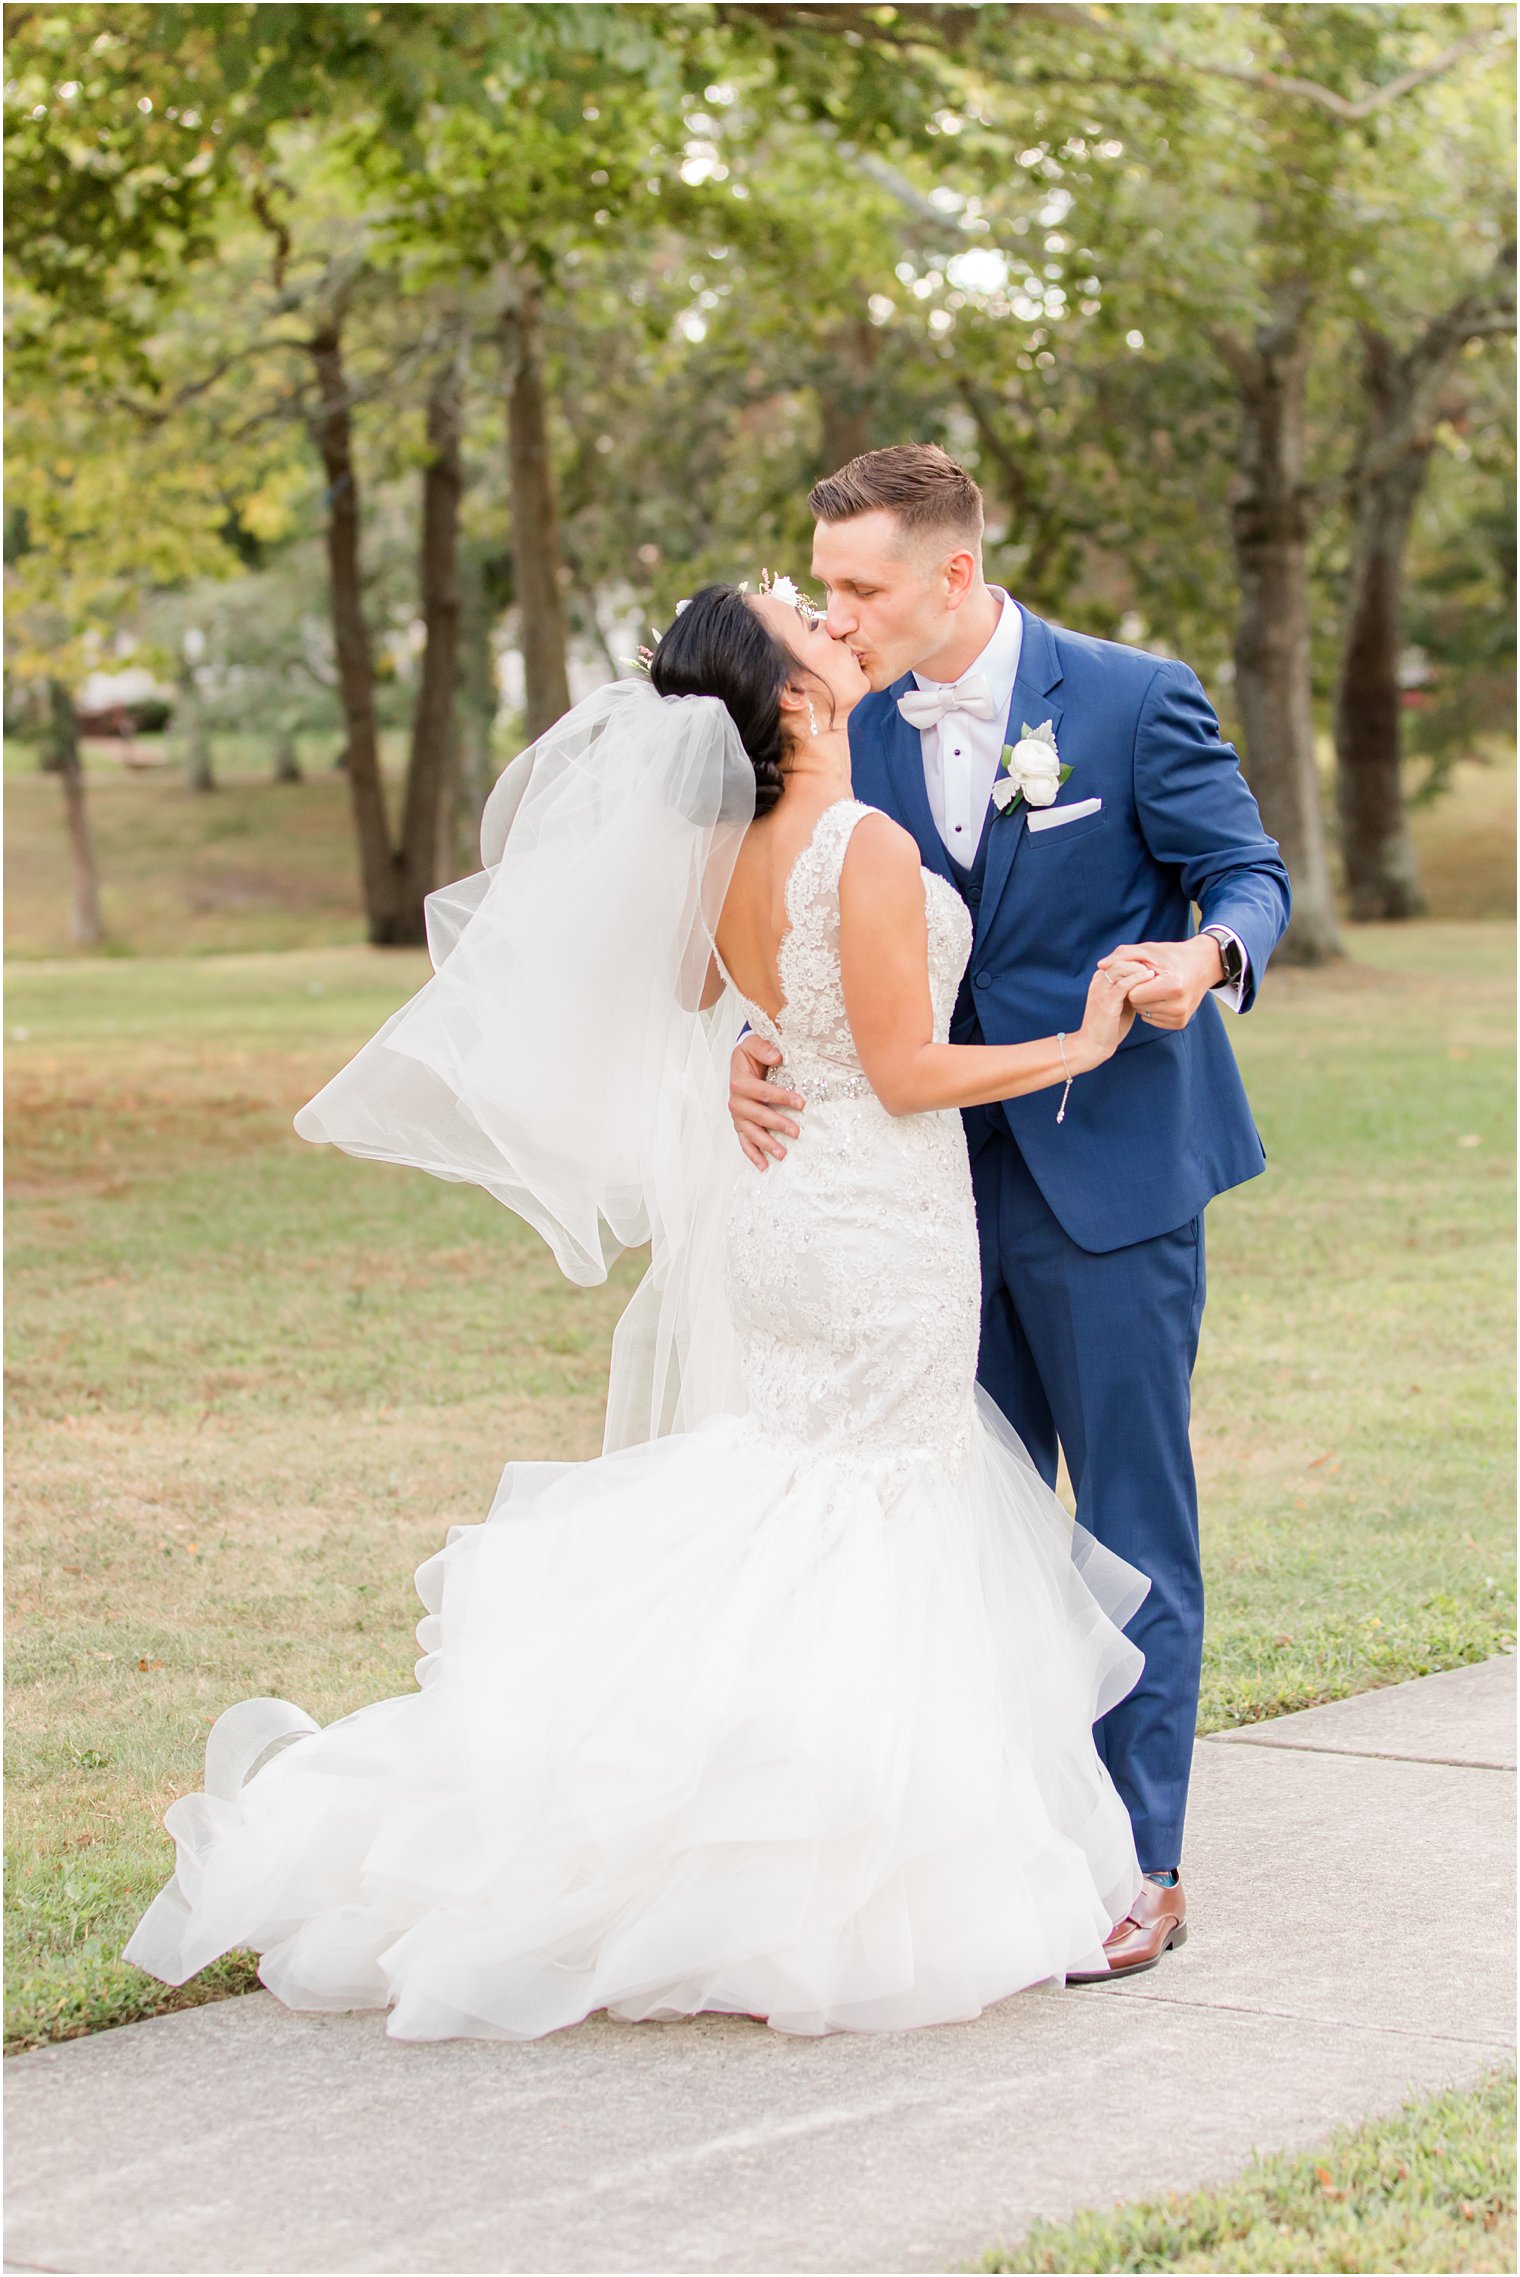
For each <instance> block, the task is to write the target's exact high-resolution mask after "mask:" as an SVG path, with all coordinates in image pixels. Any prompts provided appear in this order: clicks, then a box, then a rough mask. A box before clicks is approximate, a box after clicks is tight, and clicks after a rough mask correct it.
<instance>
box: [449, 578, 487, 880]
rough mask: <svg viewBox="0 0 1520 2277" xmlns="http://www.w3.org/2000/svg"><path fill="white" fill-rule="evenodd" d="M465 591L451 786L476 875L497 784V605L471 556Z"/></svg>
mask: <svg viewBox="0 0 1520 2277" xmlns="http://www.w3.org/2000/svg"><path fill="white" fill-rule="evenodd" d="M460 588H461V595H462V601H463V607H462V611H461V616H460V671H459V706H458V715H457V728H456V734H455V739H454V740H455V764H454V767H453V770H452V774H451V777H450V784H451V797H452V801H453V810H454V819H453V846H454V858H455V860H456V861H460V862H463V863H464V864H465V866H466V867H467V868H470V869H473V868H475V867H476V866H477V865H478V863H479V860H480V817H481V814H482V812H483V811H484V808H485V803H486V800H487V799H488V798H489V797H490V795H491V786H492V784H493V783H494V782H495V780H496V765H495V758H494V755H493V753H492V750H491V730H492V728H493V727H494V726H495V724H496V712H497V706H498V697H497V690H496V657H495V653H494V651H493V649H492V646H491V623H492V603H491V596H490V594H489V592H488V591H487V581H486V577H485V575H484V573H483V569H482V565H481V562H480V560H479V559H478V558H477V557H472V556H469V555H467V556H466V558H465V560H464V562H463V563H462V565H461V577H460Z"/></svg>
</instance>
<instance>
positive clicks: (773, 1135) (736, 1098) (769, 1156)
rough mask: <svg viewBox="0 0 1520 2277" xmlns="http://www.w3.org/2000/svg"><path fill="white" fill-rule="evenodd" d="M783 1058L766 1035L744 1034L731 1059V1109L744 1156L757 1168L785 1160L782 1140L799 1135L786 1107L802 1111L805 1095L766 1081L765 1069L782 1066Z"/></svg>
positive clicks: (761, 1168)
mask: <svg viewBox="0 0 1520 2277" xmlns="http://www.w3.org/2000/svg"><path fill="white" fill-rule="evenodd" d="M780 1060H781V1054H780V1052H778V1051H777V1049H776V1047H775V1045H774V1044H768V1043H767V1042H766V1041H765V1038H764V1037H763V1036H741V1037H740V1038H739V1041H738V1043H737V1044H735V1046H734V1056H733V1058H732V1060H731V1061H730V1062H729V1074H728V1111H729V1114H730V1115H731V1116H732V1117H733V1125H734V1129H735V1130H736V1131H737V1132H738V1134H739V1144H740V1146H742V1147H743V1149H744V1153H745V1157H746V1159H747V1160H748V1161H750V1162H752V1163H753V1164H754V1166H755V1168H756V1169H757V1170H764V1169H765V1167H766V1165H767V1164H768V1163H770V1162H772V1161H776V1162H782V1161H784V1160H785V1159H786V1148H785V1147H784V1146H783V1145H782V1144H781V1141H782V1139H783V1138H789V1139H794V1138H796V1136H797V1132H798V1126H797V1124H796V1123H794V1122H793V1120H792V1118H791V1116H790V1115H789V1114H788V1113H787V1111H786V1110H787V1109H788V1108H789V1107H790V1108H793V1109H798V1110H800V1109H801V1107H802V1105H803V1099H802V1094H801V1093H800V1092H798V1091H778V1090H777V1088H776V1086H775V1084H774V1083H767V1082H766V1080H765V1071H766V1069H767V1068H768V1067H776V1066H779V1064H780Z"/></svg>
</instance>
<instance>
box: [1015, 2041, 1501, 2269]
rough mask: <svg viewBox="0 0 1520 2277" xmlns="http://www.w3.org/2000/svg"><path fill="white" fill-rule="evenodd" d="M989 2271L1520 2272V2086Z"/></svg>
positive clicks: (1265, 2166) (1267, 2166) (1079, 2223)
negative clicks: (1519, 2220) (1518, 2263)
mask: <svg viewBox="0 0 1520 2277" xmlns="http://www.w3.org/2000/svg"><path fill="white" fill-rule="evenodd" d="M979 2266H980V2268H981V2269H983V2270H994V2271H995V2270H1010V2271H1039V2270H1063V2271H1072V2272H1075V2271H1082V2270H1105V2271H1114V2272H1119V2271H1128V2270H1150V2269H1177V2270H1185V2269H1197V2270H1221V2271H1223V2270H1232V2271H1247V2272H1254V2271H1268V2270H1295V2271H1306V2272H1308V2271H1318V2270H1380V2271H1404V2270H1408V2271H1411V2272H1414V2273H1421V2272H1435V2271H1444V2270H1513V2268H1514V2266H1515V2075H1514V2073H1513V2072H1508V2073H1502V2074H1495V2075H1494V2076H1492V2077H1491V2078H1489V2079H1488V2080H1486V2081H1485V2082H1484V2083H1483V2084H1482V2085H1481V2086H1479V2087H1477V2088H1474V2089H1471V2090H1469V2091H1468V2092H1466V2093H1461V2094H1456V2093H1454V2094H1447V2095H1436V2096H1430V2097H1426V2098H1424V2099H1423V2100H1420V2101H1417V2102H1414V2103H1410V2104H1407V2105H1406V2106H1405V2108H1404V2109H1403V2110H1402V2111H1399V2112H1397V2113H1395V2115H1394V2116H1393V2117H1392V2118H1388V2119H1379V2120H1375V2121H1373V2122H1372V2123H1371V2124H1369V2125H1367V2126H1363V2127H1350V2128H1346V2129H1345V2130H1344V2131H1343V2132H1342V2133H1340V2134H1338V2135H1336V2136H1335V2137H1334V2138H1333V2139H1332V2140H1331V2141H1330V2142H1328V2143H1325V2144H1323V2145H1322V2146H1321V2147H1320V2148H1319V2149H1318V2150H1313V2151H1309V2152H1307V2153H1305V2154H1303V2155H1301V2156H1297V2157H1293V2156H1283V2157H1277V2158H1266V2159H1256V2160H1253V2162H1252V2164H1251V2165H1250V2166H1249V2167H1248V2168H1247V2169H1246V2172H1245V2173H1244V2174H1243V2175H1242V2176H1240V2178H1239V2179H1238V2180H1237V2181H1234V2182H1231V2183H1229V2184H1227V2185H1226V2186H1225V2187H1224V2188H1223V2189H1220V2190H1199V2191H1194V2192H1191V2193H1189V2194H1188V2195H1187V2196H1186V2197H1173V2198H1165V2199H1160V2200H1155V2201H1150V2202H1147V2203H1144V2204H1140V2205H1132V2206H1121V2207H1119V2208H1117V2209H1116V2210H1115V2211H1114V2212H1112V2213H1091V2214H1082V2215H1079V2216H1078V2217H1077V2219H1076V2220H1075V2221H1072V2222H1060V2223H1057V2222H1037V2223H1035V2225H1034V2227H1033V2228H1032V2229H1031V2230H1030V2231H1029V2233H1028V2235H1027V2236H1026V2238H1025V2239H1024V2242H1023V2244H1022V2245H1021V2246H1020V2247H1019V2248H1018V2250H1017V2251H1016V2252H1012V2253H1001V2252H997V2253H989V2254H988V2255H987V2256H986V2258H985V2260H983V2261H982V2262H981V2263H980V2264H979Z"/></svg>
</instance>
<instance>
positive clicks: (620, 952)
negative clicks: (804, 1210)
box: [296, 680, 755, 1451]
mask: <svg viewBox="0 0 1520 2277" xmlns="http://www.w3.org/2000/svg"><path fill="white" fill-rule="evenodd" d="M754 799H755V776H754V769H753V767H752V765H751V764H750V761H749V758H748V756H747V755H746V753H745V750H744V746H743V744H742V743H741V741H740V738H739V733H738V730H737V728H736V727H735V726H734V723H733V720H732V719H731V718H730V716H729V713H728V711H727V710H726V709H725V707H724V706H723V704H722V703H721V702H719V701H718V699H717V698H716V697H711V696H659V695H657V694H656V693H655V691H654V690H653V689H652V688H651V687H650V686H649V685H648V683H647V682H645V681H642V680H619V681H615V682H614V683H613V684H612V685H611V686H610V687H606V688H602V689H599V690H598V691H597V693H596V694H595V695H593V696H590V697H588V698H587V699H586V700H585V701H584V702H583V703H580V704H577V705H576V706H575V708H574V710H573V711H570V712H568V713H567V714H566V715H565V717H564V718H563V719H561V720H559V721H557V722H556V723H555V725H554V726H553V727H552V728H550V729H549V731H548V732H547V734H545V735H543V736H541V737H540V738H539V740H538V741H537V742H536V743H534V744H532V745H530V747H529V748H528V749H527V750H526V751H524V752H523V753H522V754H521V756H520V757H519V758H517V759H515V760H514V761H513V762H512V764H511V765H510V766H509V767H508V768H507V769H506V770H505V772H504V773H503V774H502V776H501V778H500V780H499V781H498V783H497V785H496V787H495V789H494V791H493V792H492V794H491V797H490V799H489V801H488V802H487V805H486V809H485V813H484V815H483V817H482V821H481V859H482V862H483V864H484V867H483V868H482V869H481V870H480V871H479V872H477V873H476V874H475V875H474V876H473V877H469V878H465V879H463V880H461V881H460V882H459V883H458V884H455V885H450V886H445V887H444V888H442V889H441V890H440V891H439V892H437V893H434V894H432V895H430V896H429V897H428V901H427V938H428V951H429V954H430V956H431V958H432V962H433V966H434V973H433V978H432V979H431V980H430V981H428V983H427V984H426V986H425V987H424V988H423V989H422V990H421V991H420V992H419V993H418V994H417V995H416V996H414V997H413V998H412V999H411V1001H410V1002H409V1003H407V1004H405V1005H403V1006H402V1008H401V1010H400V1011H399V1012H397V1013H395V1014H394V1015H393V1016H392V1017H391V1019H390V1020H388V1021H387V1022H386V1024H385V1026H384V1027H383V1028H382V1029H381V1030H380V1031H379V1033H378V1034H377V1035H376V1036H375V1037H373V1039H372V1040H371V1041H370V1042H369V1043H368V1044H366V1045H365V1046H364V1048H363V1050H362V1051H361V1052H359V1053H358V1055H357V1057H355V1058H354V1059H353V1060H351V1061H350V1062H349V1064H348V1065H347V1066H346V1067H345V1068H343V1069H342V1070H341V1072H340V1073H339V1074H337V1075H336V1076H334V1078H333V1080H332V1081H331V1082H330V1083H329V1084H327V1085H326V1086H325V1088H324V1089H323V1090H321V1091H319V1092H318V1094H317V1096H316V1097H315V1099H313V1100H312V1101H311V1102H310V1103H309V1104H308V1105H307V1106H305V1107H303V1108H302V1109H301V1111H300V1113H299V1114H298V1115H297V1117H296V1129H297V1131H298V1132H299V1133H300V1135H301V1136H302V1137H303V1138H307V1139H312V1140H315V1141H325V1142H327V1143H328V1144H330V1145H333V1146H337V1147H341V1148H343V1149H344V1151H345V1152H347V1153H349V1154H357V1155H367V1156H371V1157H373V1158H375V1159H378V1160H381V1161H386V1162H400V1163H406V1164H409V1165H411V1166H413V1167H415V1168H417V1169H420V1170H427V1171H430V1172H431V1173H432V1174H433V1175H434V1176H435V1177H438V1178H447V1179H454V1180H461V1181H466V1182H469V1183H472V1184H474V1185H477V1186H482V1187H484V1188H485V1190H486V1191H487V1193H489V1194H493V1195H494V1196H495V1197H496V1199H497V1200H498V1201H499V1202H501V1203H503V1204H504V1205H505V1206H506V1207H507V1208H508V1209H509V1210H513V1211H515V1212H516V1213H517V1214H518V1216H520V1217H522V1218H525V1219H526V1220H527V1222H528V1223H529V1224H530V1225H532V1226H534V1227H536V1229H537V1230H538V1231H539V1232H540V1233H541V1234H542V1235H543V1237H544V1239H545V1240H546V1241H547V1242H548V1243H549V1245H550V1247H551V1248H552V1250H553V1251H554V1255H555V1258H556V1259H557V1261H558V1263H559V1265H560V1267H561V1269H562V1271H563V1272H564V1273H565V1274H566V1275H568V1277H569V1278H570V1279H571V1280H572V1281H576V1282H580V1283H582V1284H585V1285H590V1284H593V1283H595V1282H599V1281H603V1280H605V1279H606V1277H607V1274H608V1272H609V1270H610V1269H611V1267H612V1265H613V1264H614V1263H615V1261H616V1259H617V1257H618V1256H619V1255H620V1254H621V1252H622V1251H623V1250H625V1249H628V1248H633V1247H636V1246H638V1245H639V1244H641V1243H644V1242H648V1243H649V1245H650V1264H649V1270H648V1273H647V1274H646V1275H645V1278H644V1280H643V1282H642V1283H641V1285H640V1288H639V1290H638V1293H637V1295H636V1296H635V1298H634V1300H633V1302H632V1304H631V1305H630V1306H629V1308H628V1310H627V1312H626V1313H625V1314H624V1316H623V1319H622V1321H621V1322H620V1324H619V1327H618V1331H617V1335H616V1338H615V1340H614V1346H613V1366H612V1381H611V1385H610V1389H609V1396H608V1405H607V1428H606V1446H607V1448H608V1450H609V1451H610V1450H611V1449H613V1448H616V1447H622V1446H627V1445H631V1444H634V1443H637V1442H638V1441H641V1440H644V1439H649V1438H653V1437H658V1436H659V1435H661V1434H662V1433H664V1432H668V1431H672V1430H686V1429H690V1428H692V1427H693V1426H694V1425H695V1424H696V1423H698V1422H700V1421H702V1420H703V1419H704V1418H705V1417H706V1416H708V1415H711V1414H714V1413H718V1412H721V1411H724V1410H733V1409H737V1408H738V1407H739V1406H741V1405H742V1394H741V1392H740V1390H739V1386H738V1379H737V1372H736V1369H735V1365H734V1357H733V1338H732V1329H731V1325H730V1322H729V1319H728V1315H727V1308H726V1305H725V1303H724V1299H723V1293H722V1277H721V1273H720V1272H719V1270H718V1252H717V1244H718V1241H719V1239H720V1233H721V1226H722V1220H723V1213H724V1207H725V1202H726V1196H727V1192H728V1188H729V1186H730V1184H731V1182H732V1180H733V1178H734V1176H735V1175H736V1174H737V1169H738V1165H739V1163H740V1161H741V1159H742V1158H741V1157H740V1154H739V1150H738V1148H737V1146H736V1145H735V1144H734V1140H733V1134H732V1130H731V1127H730V1125H729V1122H728V1116H727V1110H726V1101H727V1089H728V1085H727V1073H728V1058H729V1052H730V1050H731V1048H732V1045H733V1043H734V1040H735V1038H736V1037H737V1035H738V1033H739V1029H740V1027H741V1025H742V1018H743V1015H742V1013H741V1012H740V1010H739V1008H738V1004H737V1000H736V999H735V998H734V996H733V995H732V992H731V991H729V990H728V989H727V988H725V989H724V991H723V993H722V995H721V996H720V997H719V998H718V1000H717V1002H716V1003H715V1004H714V1005H713V1006H712V1007H711V1009H709V1010H708V1011H706V1012H704V1011H703V1010H702V1009H701V1000H702V996H703V993H704V990H705V985H706V982H707V979H708V974H709V971H710V969H711V959H712V954H713V934H714V929H715V926H716V923H717V918H718V913H719V911H720V910H721V908H722V905H723V898H724V895H725V893H726V892H727V889H728V884H729V880H730V878H731V877H732V874H733V865H734V858H735V856H736V854H737V852H738V849H739V843H740V840H741V839H742V837H743V835H744V832H745V830H746V829H747V827H748V825H749V823H750V821H751V820H752V819H753V814H754Z"/></svg>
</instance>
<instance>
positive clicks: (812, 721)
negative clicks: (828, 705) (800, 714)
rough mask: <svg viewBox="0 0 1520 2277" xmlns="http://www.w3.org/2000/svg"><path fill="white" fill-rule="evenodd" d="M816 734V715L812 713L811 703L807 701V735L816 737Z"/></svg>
mask: <svg viewBox="0 0 1520 2277" xmlns="http://www.w3.org/2000/svg"><path fill="white" fill-rule="evenodd" d="M817 733H818V714H817V713H816V712H815V711H814V709H813V706H812V702H811V700H809V703H808V734H809V735H816V734H817Z"/></svg>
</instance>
